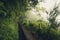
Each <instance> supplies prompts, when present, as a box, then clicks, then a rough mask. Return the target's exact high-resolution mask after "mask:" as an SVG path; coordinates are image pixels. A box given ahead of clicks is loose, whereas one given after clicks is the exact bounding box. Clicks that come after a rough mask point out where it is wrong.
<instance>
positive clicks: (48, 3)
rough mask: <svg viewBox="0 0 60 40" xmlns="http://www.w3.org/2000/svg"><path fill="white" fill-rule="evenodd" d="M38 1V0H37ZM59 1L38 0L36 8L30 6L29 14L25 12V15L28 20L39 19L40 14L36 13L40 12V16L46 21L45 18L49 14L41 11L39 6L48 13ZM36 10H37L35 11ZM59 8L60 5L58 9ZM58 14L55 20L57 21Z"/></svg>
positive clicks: (59, 17)
mask: <svg viewBox="0 0 60 40" xmlns="http://www.w3.org/2000/svg"><path fill="white" fill-rule="evenodd" d="M38 1H40V0H38ZM59 3H60V0H43V1H42V2H39V3H38V4H37V5H36V9H34V8H32V10H29V11H28V12H29V14H27V16H28V17H29V19H28V20H33V21H34V20H39V19H40V16H39V15H38V14H41V16H42V17H43V18H44V20H46V21H47V18H48V17H49V14H47V13H46V12H43V11H41V10H40V9H41V8H45V9H46V11H47V12H48V13H49V12H50V11H52V10H53V9H54V7H55V6H58V5H59ZM36 10H38V11H36ZM58 10H60V7H59V9H58ZM59 19H60V15H58V16H57V18H56V20H57V22H59V21H60V20H59Z"/></svg>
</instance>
